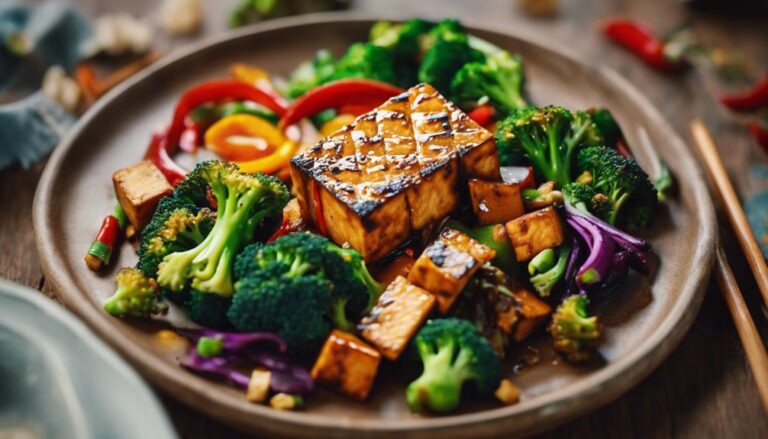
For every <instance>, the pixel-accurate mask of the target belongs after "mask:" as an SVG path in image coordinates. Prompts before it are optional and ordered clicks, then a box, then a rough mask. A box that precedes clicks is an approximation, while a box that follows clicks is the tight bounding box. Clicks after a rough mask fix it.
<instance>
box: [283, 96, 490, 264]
mask: <svg viewBox="0 0 768 439" xmlns="http://www.w3.org/2000/svg"><path fill="white" fill-rule="evenodd" d="M498 168H499V166H498V159H497V158H496V145H495V143H493V135H492V134H491V133H490V132H489V131H487V130H485V129H484V128H482V127H480V126H479V125H477V124H476V123H474V122H473V121H471V119H469V118H468V117H467V116H466V115H465V114H464V113H462V112H461V110H459V109H457V108H456V107H455V106H454V105H453V104H451V103H450V102H448V101H447V100H446V99H445V98H444V97H442V96H441V95H440V94H439V93H438V92H437V91H435V89H434V88H432V87H431V86H429V85H426V84H422V85H419V86H416V87H413V88H412V89H410V90H408V91H407V92H405V93H403V94H401V95H398V96H395V97H393V98H391V99H389V100H388V101H387V102H385V103H384V104H382V105H381V106H380V107H379V108H377V109H375V110H373V111H371V112H370V113H367V114H364V115H362V116H359V117H358V118H357V119H355V121H354V122H353V123H352V124H350V125H347V126H345V127H344V128H342V129H341V130H339V131H337V132H336V133H334V134H333V135H331V136H330V137H328V138H327V139H325V140H323V141H322V142H320V143H318V144H317V145H315V146H313V147H311V148H309V149H307V150H306V151H304V152H302V153H301V154H299V155H297V156H296V157H294V158H293V159H292V160H291V178H292V180H293V186H294V193H295V194H296V199H297V201H298V203H299V205H300V206H301V211H302V215H303V217H304V219H305V221H307V223H308V224H311V225H313V226H314V227H316V228H318V229H321V231H323V232H325V231H327V235H328V236H329V237H330V238H331V239H333V240H334V241H335V242H336V243H337V244H344V243H349V245H350V246H351V247H352V248H354V249H355V250H357V251H359V252H360V253H361V254H362V255H363V257H364V258H365V259H366V260H367V261H373V260H377V259H380V258H381V257H383V256H385V255H387V254H388V253H390V252H391V251H392V250H394V249H396V248H397V247H399V246H400V245H401V244H402V243H403V242H405V241H406V240H407V239H408V237H409V236H410V235H411V233H412V232H414V231H418V230H421V229H423V228H424V227H426V226H427V225H429V224H431V223H434V222H436V221H438V220H440V219H442V218H444V217H445V216H446V215H448V214H449V213H450V212H451V211H453V210H454V209H455V208H456V207H457V204H458V202H459V198H458V195H457V193H458V192H459V191H458V190H457V189H458V188H459V187H460V186H463V184H464V178H465V175H472V176H478V177H483V178H492V179H493V178H495V179H499V178H500V177H499V169H498Z"/></svg>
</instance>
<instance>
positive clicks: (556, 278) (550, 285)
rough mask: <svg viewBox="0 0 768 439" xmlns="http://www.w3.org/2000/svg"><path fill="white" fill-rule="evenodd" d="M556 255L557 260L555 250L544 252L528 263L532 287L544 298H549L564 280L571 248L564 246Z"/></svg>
mask: <svg viewBox="0 0 768 439" xmlns="http://www.w3.org/2000/svg"><path fill="white" fill-rule="evenodd" d="M556 253H557V259H556V260H555V250H553V249H547V250H544V251H543V252H541V253H539V254H538V255H536V256H535V257H534V258H533V259H531V261H530V262H529V263H528V273H529V274H530V275H531V278H530V281H531V285H533V288H535V289H536V291H537V292H538V293H539V295H540V296H542V297H547V296H549V295H550V293H551V292H552V290H553V289H554V288H555V286H556V285H557V283H558V282H560V280H562V279H563V276H564V275H565V268H566V266H567V265H568V255H570V254H571V248H570V246H569V245H568V244H563V245H562V246H560V248H558V249H557V252H556ZM542 259H544V260H542Z"/></svg>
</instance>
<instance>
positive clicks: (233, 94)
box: [146, 80, 286, 186]
mask: <svg viewBox="0 0 768 439" xmlns="http://www.w3.org/2000/svg"><path fill="white" fill-rule="evenodd" d="M233 99H241V100H246V101H252V102H255V103H257V104H261V105H263V106H265V107H267V108H269V109H270V110H272V111H274V112H275V113H276V114H277V115H279V116H283V115H285V112H286V107H285V104H284V103H283V102H280V101H278V100H277V99H276V98H275V96H274V94H272V93H267V92H265V91H264V90H262V89H260V88H257V87H254V86H252V85H250V84H246V83H244V82H241V81H237V80H220V81H210V82H205V83H203V84H200V85H198V86H196V87H193V88H191V89H189V90H188V91H187V92H186V93H184V95H182V96H181V98H180V99H179V102H178V104H176V109H175V110H174V112H173V119H172V121H171V125H170V126H169V127H168V130H167V131H166V132H165V134H164V135H159V136H153V137H152V142H151V143H150V146H149V149H148V151H147V154H146V156H147V158H148V159H150V160H151V161H152V162H153V163H154V164H155V165H156V166H157V167H158V168H159V169H160V171H161V172H162V173H163V175H165V177H166V178H167V179H168V181H169V182H170V183H171V184H172V185H174V186H175V185H176V184H178V183H179V182H180V181H181V179H182V178H184V175H185V174H186V171H185V170H184V169H183V168H182V167H180V166H179V165H177V164H176V162H174V161H173V159H172V158H171V154H173V153H174V152H176V148H177V147H178V145H179V140H180V139H181V134H182V133H183V132H184V130H185V124H184V121H185V119H186V117H187V115H189V113H190V112H191V111H192V110H194V109H195V108H197V107H199V106H200V105H202V104H206V103H220V102H222V101H228V100H233Z"/></svg>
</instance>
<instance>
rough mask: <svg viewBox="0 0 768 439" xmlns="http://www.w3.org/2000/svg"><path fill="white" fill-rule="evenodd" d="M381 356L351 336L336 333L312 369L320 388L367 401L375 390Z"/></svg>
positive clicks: (327, 342) (332, 333)
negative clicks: (372, 390) (321, 385)
mask: <svg viewBox="0 0 768 439" xmlns="http://www.w3.org/2000/svg"><path fill="white" fill-rule="evenodd" d="M380 362H381V354H380V353H379V352H378V351H377V350H376V349H374V348H372V347H371V346H368V345H367V344H366V343H365V342H363V341H362V340H360V339H359V338H357V337H355V336H354V335H352V334H349V333H346V332H343V331H339V330H338V329H335V330H333V332H331V334H330V335H329V336H328V338H327V339H326V340H325V344H324V345H323V348H322V349H321V350H320V355H319V356H318V357H317V360H316V361H315V365H314V366H312V372H311V374H312V377H313V378H314V379H315V380H316V381H317V382H318V383H320V384H323V385H326V386H328V387H331V388H333V389H335V390H337V391H339V392H341V393H343V394H345V395H348V396H351V397H352V398H356V399H359V400H361V401H362V400H364V399H366V398H367V397H368V394H369V393H370V391H371V387H373V381H374V379H375V378H376V373H377V372H378V369H379V363H380Z"/></svg>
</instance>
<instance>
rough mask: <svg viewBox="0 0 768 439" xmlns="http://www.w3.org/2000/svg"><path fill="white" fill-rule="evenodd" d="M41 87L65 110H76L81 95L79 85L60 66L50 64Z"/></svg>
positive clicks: (71, 111)
mask: <svg viewBox="0 0 768 439" xmlns="http://www.w3.org/2000/svg"><path fill="white" fill-rule="evenodd" d="M41 89H42V91H43V93H44V94H45V95H46V96H48V97H49V98H50V99H51V100H52V101H54V102H56V103H57V104H59V105H61V106H62V107H63V108H64V109H65V110H67V111H69V112H70V113H74V112H76V111H77V108H78V106H79V105H80V98H81V97H82V94H81V92H80V86H79V85H77V82H76V81H75V80H74V79H72V78H70V77H68V76H67V74H66V72H64V69H63V68H62V67H61V66H51V67H50V68H49V69H48V71H46V72H45V76H44V77H43V85H42V87H41Z"/></svg>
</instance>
